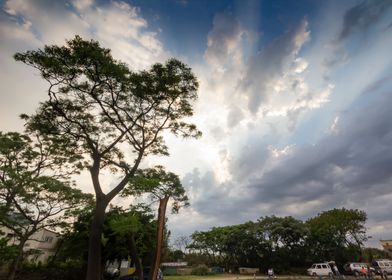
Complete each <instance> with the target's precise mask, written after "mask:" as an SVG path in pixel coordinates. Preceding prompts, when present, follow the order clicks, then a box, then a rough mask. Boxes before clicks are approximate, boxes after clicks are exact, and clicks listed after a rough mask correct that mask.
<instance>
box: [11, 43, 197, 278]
mask: <svg viewBox="0 0 392 280" xmlns="http://www.w3.org/2000/svg"><path fill="white" fill-rule="evenodd" d="M14 57H15V59H16V60H17V61H21V62H23V63H25V64H27V65H29V66H32V67H34V68H36V69H37V70H38V71H39V72H40V74H41V77H42V78H43V79H44V80H46V81H47V82H48V84H49V86H48V100H46V101H44V102H42V103H41V104H40V106H39V108H38V110H37V112H36V113H35V114H33V115H31V116H27V115H24V116H23V117H24V118H25V119H26V120H27V126H28V129H29V130H31V131H38V132H39V133H41V134H43V135H45V137H47V138H48V139H51V140H52V141H53V142H56V143H57V142H61V141H62V142H63V143H66V145H63V146H62V149H64V151H67V153H71V154H73V155H75V156H78V157H80V159H79V160H78V161H77V162H76V163H77V164H78V165H79V166H81V167H83V168H86V169H88V170H89V172H90V174H91V180H92V185H93V188H94V191H95V195H96V207H95V211H94V218H93V221H92V224H91V232H90V243H89V262H88V270H87V279H90V280H92V279H95V280H98V279H100V277H101V271H100V262H101V261H100V259H101V249H100V243H101V235H102V231H103V224H104V220H105V209H106V207H107V206H108V204H109V202H110V201H111V200H112V199H113V198H114V197H115V196H116V195H117V194H118V193H120V192H121V190H122V189H123V188H124V187H125V186H126V184H127V183H128V181H129V179H130V178H132V177H133V176H134V175H135V172H136V171H137V169H138V167H139V165H140V163H141V161H142V159H143V158H144V157H145V156H147V155H151V154H156V155H168V148H167V146H166V145H165V141H164V138H163V137H162V133H163V132H164V131H169V132H171V133H173V134H175V135H179V136H183V137H199V136H200V135H201V133H200V131H199V130H197V128H196V126H195V125H194V124H191V123H187V122H186V121H185V119H186V118H188V117H190V116H192V115H193V109H192V104H191V102H192V101H193V100H195V99H196V98H197V89H198V82H197V79H196V77H195V76H194V74H193V73H192V71H191V69H190V68H189V67H188V66H186V65H185V64H184V63H182V62H180V61H179V60H177V59H169V60H168V61H167V62H166V63H164V64H161V63H156V64H154V65H152V66H151V68H150V69H148V70H143V71H139V72H135V71H132V70H131V69H130V68H129V67H128V66H127V65H126V64H125V63H123V62H120V61H117V60H115V59H114V58H113V57H112V55H111V52H110V50H109V49H105V48H103V47H101V46H100V45H99V43H98V42H96V41H93V40H83V39H82V38H81V37H79V36H76V37H75V38H74V39H72V40H69V41H67V43H66V45H65V46H57V45H52V46H45V48H44V49H43V50H41V49H39V50H34V51H27V52H24V53H17V54H15V56H14ZM102 171H108V172H111V173H113V174H115V175H117V176H119V177H120V180H116V185H115V186H114V187H113V188H111V190H110V191H108V192H107V193H105V192H104V190H103V186H102V185H101V180H100V176H101V175H100V174H102Z"/></svg>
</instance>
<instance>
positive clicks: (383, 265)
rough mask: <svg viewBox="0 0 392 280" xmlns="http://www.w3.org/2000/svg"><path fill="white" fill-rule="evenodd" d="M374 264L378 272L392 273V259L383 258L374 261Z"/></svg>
mask: <svg viewBox="0 0 392 280" xmlns="http://www.w3.org/2000/svg"><path fill="white" fill-rule="evenodd" d="M372 266H373V267H374V269H375V270H376V272H377V273H378V274H381V275H383V274H392V261H391V260H387V259H383V260H374V261H373V262H372Z"/></svg>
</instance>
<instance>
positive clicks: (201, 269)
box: [191, 264, 214, 275]
mask: <svg viewBox="0 0 392 280" xmlns="http://www.w3.org/2000/svg"><path fill="white" fill-rule="evenodd" d="M191 274H192V275H211V274H214V273H213V272H211V271H210V269H209V268H208V267H207V266H206V265H205V264H201V265H198V266H197V267H195V268H193V269H192V272H191Z"/></svg>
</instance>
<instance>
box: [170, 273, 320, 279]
mask: <svg viewBox="0 0 392 280" xmlns="http://www.w3.org/2000/svg"><path fill="white" fill-rule="evenodd" d="M297 277H298V278H296V279H297V280H299V279H306V280H309V279H310V277H309V276H297ZM164 279H165V280H237V279H238V280H254V278H253V276H252V275H239V274H215V275H203V276H196V275H174V276H164ZM256 279H257V280H261V279H263V280H266V279H268V278H267V276H264V275H258V276H257V277H256ZM292 279H293V277H288V276H281V277H278V278H277V280H292ZM324 279H327V278H324Z"/></svg>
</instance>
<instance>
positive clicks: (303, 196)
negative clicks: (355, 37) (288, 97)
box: [183, 82, 392, 226]
mask: <svg viewBox="0 0 392 280" xmlns="http://www.w3.org/2000/svg"><path fill="white" fill-rule="evenodd" d="M377 83H378V82H377ZM374 86H375V85H374ZM373 88H374V87H373ZM375 96H376V97H375ZM361 98H371V99H373V102H369V105H366V106H364V105H357V106H356V107H355V108H354V109H351V110H350V111H347V112H344V113H342V114H341V116H340V121H339V124H338V132H337V133H332V132H331V134H327V135H326V137H325V138H324V139H322V140H320V141H319V142H318V143H317V144H315V145H302V146H299V147H296V148H295V149H294V150H293V152H292V153H291V154H290V155H288V156H284V157H282V160H281V161H280V162H279V163H278V164H277V165H275V166H274V167H273V168H272V170H270V171H269V172H267V173H264V174H263V172H262V170H263V169H264V168H265V166H266V162H269V160H270V159H271V155H270V154H268V151H267V148H266V147H267V143H269V141H272V138H271V139H264V140H261V141H254V140H255V139H249V140H250V141H249V144H248V145H247V146H245V148H244V149H243V150H242V153H241V155H240V156H238V157H236V158H234V159H233V162H232V163H231V165H230V171H231V174H232V177H233V179H232V180H231V181H228V182H225V183H223V184H220V183H218V182H217V181H216V180H215V179H214V173H213V172H207V173H206V174H204V175H201V174H200V173H199V172H193V173H188V174H187V176H185V178H184V180H183V182H184V185H188V186H191V188H190V191H191V192H194V193H197V194H198V195H197V196H196V197H194V199H192V207H193V208H194V209H195V210H196V211H197V212H198V213H200V214H202V215H203V216H206V217H214V218H213V220H214V221H215V223H216V225H225V224H226V225H227V224H234V223H236V222H237V223H241V222H245V221H247V220H252V219H256V218H257V217H260V216H263V215H271V214H276V215H294V216H296V217H298V218H302V219H306V218H308V217H310V216H314V215H316V214H317V213H320V212H322V211H325V210H328V209H331V208H335V207H347V208H357V209H362V210H365V211H366V212H367V213H368V216H369V219H370V220H371V221H372V223H378V222H381V223H382V222H387V221H389V219H390V210H388V209H390V208H391V207H392V202H391V200H390V198H389V199H387V197H388V196H389V197H392V188H391V186H392V149H391V147H392V122H391V120H392V110H390V108H392V93H388V94H378V95H375V94H373V93H368V94H366V95H363V96H362V97H361ZM235 189H237V194H238V195H237V196H233V195H232V194H233V193H232V191H233V190H235ZM238 190H240V191H238ZM260 209H262V210H260ZM211 226H212V225H211Z"/></svg>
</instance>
